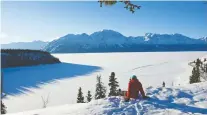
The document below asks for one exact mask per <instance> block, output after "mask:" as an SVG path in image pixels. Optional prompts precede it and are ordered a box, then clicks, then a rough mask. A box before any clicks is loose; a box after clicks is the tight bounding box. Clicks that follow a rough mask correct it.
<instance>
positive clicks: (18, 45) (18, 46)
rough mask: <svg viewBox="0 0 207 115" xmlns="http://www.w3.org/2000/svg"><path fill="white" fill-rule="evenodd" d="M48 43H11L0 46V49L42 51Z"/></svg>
mask: <svg viewBox="0 0 207 115" xmlns="http://www.w3.org/2000/svg"><path fill="white" fill-rule="evenodd" d="M47 44H48V42H43V41H33V42H13V43H9V44H1V49H33V50H40V49H43V48H44V47H45V46H46V45H47Z"/></svg>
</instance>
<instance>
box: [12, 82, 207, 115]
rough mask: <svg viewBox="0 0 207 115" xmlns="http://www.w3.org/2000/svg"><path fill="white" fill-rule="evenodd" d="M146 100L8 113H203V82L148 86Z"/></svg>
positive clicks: (206, 102)
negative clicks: (170, 86) (163, 86)
mask: <svg viewBox="0 0 207 115" xmlns="http://www.w3.org/2000/svg"><path fill="white" fill-rule="evenodd" d="M146 92H147V95H149V96H150V97H151V99H150V100H132V101H130V102H124V101H123V99H122V97H110V98H105V99H100V100H93V101H92V102H90V103H84V104H73V105H68V104H66V105H62V106H57V107H48V108H45V109H38V110H32V111H28V112H20V113H15V114H8V115H188V114H189V115H191V114H192V113H193V114H194V115H206V114H207V82H203V83H197V84H192V85H185V86H178V87H172V88H162V87H157V88H154V87H149V88H147V89H146Z"/></svg>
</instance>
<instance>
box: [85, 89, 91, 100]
mask: <svg viewBox="0 0 207 115" xmlns="http://www.w3.org/2000/svg"><path fill="white" fill-rule="evenodd" d="M86 99H87V102H90V101H91V100H92V95H91V92H90V91H88V94H87V96H86Z"/></svg>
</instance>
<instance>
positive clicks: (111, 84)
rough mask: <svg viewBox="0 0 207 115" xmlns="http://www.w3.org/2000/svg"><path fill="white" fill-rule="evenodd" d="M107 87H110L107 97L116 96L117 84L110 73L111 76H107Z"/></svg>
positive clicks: (112, 73)
mask: <svg viewBox="0 0 207 115" xmlns="http://www.w3.org/2000/svg"><path fill="white" fill-rule="evenodd" d="M108 85H109V87H110V92H109V96H118V93H119V92H118V87H119V85H118V82H117V78H115V73H114V72H111V75H110V76H109V84H108Z"/></svg>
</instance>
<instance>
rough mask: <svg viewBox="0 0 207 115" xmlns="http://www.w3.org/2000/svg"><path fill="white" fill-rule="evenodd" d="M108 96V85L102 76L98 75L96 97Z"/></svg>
mask: <svg viewBox="0 0 207 115" xmlns="http://www.w3.org/2000/svg"><path fill="white" fill-rule="evenodd" d="M105 97H106V87H105V86H104V84H103V82H102V81H101V76H97V84H96V92H95V99H101V98H105Z"/></svg>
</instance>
